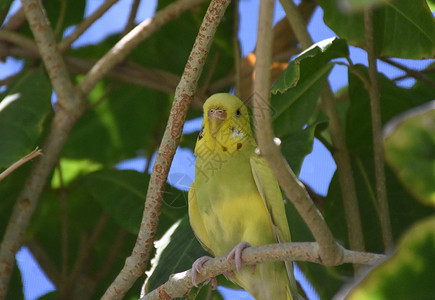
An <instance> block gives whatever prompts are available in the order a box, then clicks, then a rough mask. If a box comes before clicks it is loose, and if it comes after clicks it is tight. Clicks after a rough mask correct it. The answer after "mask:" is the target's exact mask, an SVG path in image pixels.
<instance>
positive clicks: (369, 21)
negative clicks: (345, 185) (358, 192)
mask: <svg viewBox="0 0 435 300" xmlns="http://www.w3.org/2000/svg"><path fill="white" fill-rule="evenodd" d="M364 25H365V37H366V45H367V54H368V62H369V79H370V88H369V89H368V92H369V94H370V109H371V116H372V134H373V155H374V162H375V179H376V197H377V200H378V205H379V215H378V217H379V220H380V223H381V229H382V240H383V242H384V247H385V249H389V248H390V247H392V246H393V236H392V233H391V221H390V212H389V210H388V197H387V187H386V182H385V159H384V142H383V141H384V140H383V136H382V121H381V108H380V88H379V82H378V70H377V65H376V63H377V61H376V50H375V41H374V29H373V10H372V7H367V8H366V9H365V10H364Z"/></svg>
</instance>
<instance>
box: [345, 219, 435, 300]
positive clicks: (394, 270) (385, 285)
mask: <svg viewBox="0 0 435 300" xmlns="http://www.w3.org/2000/svg"><path fill="white" fill-rule="evenodd" d="M434 228H435V217H433V216H432V217H430V218H427V219H425V220H423V221H421V222H418V223H416V224H415V225H414V226H413V227H412V228H411V229H410V230H409V231H408V232H407V233H406V234H405V235H404V236H403V238H402V239H401V241H400V243H399V245H398V248H397V250H396V253H395V254H394V255H393V256H392V257H391V258H390V259H388V260H387V261H386V262H384V263H382V264H381V265H379V266H378V267H376V268H374V269H373V270H372V271H371V272H370V273H369V274H368V275H367V276H366V277H365V278H364V279H363V281H362V282H361V283H360V284H359V285H358V286H357V287H356V288H355V289H354V290H353V291H351V293H350V295H349V297H348V299H352V300H363V299H364V300H365V299H370V300H372V299H374V300H376V299H431V298H432V297H433V280H432V279H433V270H434V269H435V260H434V258H433V253H434V252H435V230H434Z"/></svg>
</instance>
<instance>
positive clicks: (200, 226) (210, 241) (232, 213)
mask: <svg viewBox="0 0 435 300" xmlns="http://www.w3.org/2000/svg"><path fill="white" fill-rule="evenodd" d="M256 147H257V144H256V142H255V139H254V136H253V134H252V131H251V126H250V119H249V115H248V109H247V108H246V106H245V105H244V104H243V103H242V101H241V100H240V99H239V98H237V97H235V96H233V95H231V94H224V93H222V94H215V95H213V96H211V97H210V98H209V99H207V101H206V102H205V103H204V121H203V123H202V127H201V131H200V133H199V136H198V140H197V142H196V147H195V155H196V157H197V158H196V165H195V182H194V183H193V184H192V186H191V187H190V191H189V217H190V224H191V226H192V228H193V231H194V233H195V235H196V237H197V238H198V240H199V241H200V243H201V245H202V246H203V247H204V248H205V249H206V250H207V251H208V252H209V253H211V254H212V255H213V256H222V255H226V254H228V253H229V254H228V258H229V259H232V258H234V259H235V262H236V267H237V270H236V271H234V272H232V273H230V274H227V277H228V278H229V279H230V280H231V281H233V282H235V283H236V284H238V285H240V286H241V287H243V288H244V289H245V290H246V291H247V292H248V293H250V294H251V295H252V296H254V297H255V299H257V300H270V299H272V300H280V299H283V300H287V299H297V291H296V284H295V281H294V278H293V265H292V263H291V262H285V263H284V262H268V263H263V264H259V265H258V266H256V268H253V267H251V266H245V267H241V261H242V257H241V253H242V251H243V249H244V248H246V247H249V246H259V245H265V244H271V243H277V242H290V231H289V227H288V223H287V217H286V215H285V210H284V202H283V199H282V196H281V191H280V188H279V185H278V183H277V180H276V178H275V177H274V175H273V173H272V171H271V170H270V168H269V167H268V165H267V163H266V161H265V160H264V158H262V157H261V156H259V155H257V154H256V152H255V149H256ZM207 259H210V258H207V257H202V258H199V259H198V260H197V261H196V262H195V263H194V264H193V267H192V270H193V272H192V280H193V282H194V283H196V279H197V273H198V272H201V270H202V265H203V264H204V263H205V262H206V261H207Z"/></svg>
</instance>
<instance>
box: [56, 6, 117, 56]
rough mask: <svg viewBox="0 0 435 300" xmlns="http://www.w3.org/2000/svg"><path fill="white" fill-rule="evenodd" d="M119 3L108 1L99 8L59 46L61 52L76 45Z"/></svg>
mask: <svg viewBox="0 0 435 300" xmlns="http://www.w3.org/2000/svg"><path fill="white" fill-rule="evenodd" d="M116 2H118V0H106V1H105V2H104V3H103V4H101V5H100V7H98V9H97V10H96V11H94V12H93V13H92V14H91V15H90V16H89V17H87V18H86V19H84V20H83V21H82V22H81V23H80V24H79V25H78V26H77V27H76V29H75V30H74V31H73V32H72V33H71V34H70V35H69V36H67V37H66V38H64V39H63V41H62V42H61V43H60V44H59V50H60V52H65V51H66V50H67V49H68V48H69V47H71V44H72V43H74V41H76V40H77V39H78V38H79V37H80V36H81V35H82V34H83V32H85V31H86V30H87V29H88V28H89V27H90V26H91V25H92V24H94V22H95V21H96V20H98V19H99V18H100V17H101V16H102V15H103V14H104V13H105V12H106V11H108V10H109V8H111V7H112V5H113V4H115V3H116Z"/></svg>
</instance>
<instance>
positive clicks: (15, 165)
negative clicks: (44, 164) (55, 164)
mask: <svg viewBox="0 0 435 300" xmlns="http://www.w3.org/2000/svg"><path fill="white" fill-rule="evenodd" d="M39 155H42V150H41V149H39V148H38V147H36V149H35V150H33V151H32V152H30V153H29V154H27V155H26V156H24V157H22V158H20V159H19V160H18V161H17V162H14V163H13V164H12V165H11V166H10V167H9V168H7V169H6V170H4V171H3V172H1V174H0V181H2V180H3V179H5V178H6V176H8V175H9V174H11V173H12V172H13V171H15V170H16V169H18V168H19V167H21V166H22V165H24V164H25V163H26V162H28V161H29V160H32V159H33V158H35V157H37V156H39Z"/></svg>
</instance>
